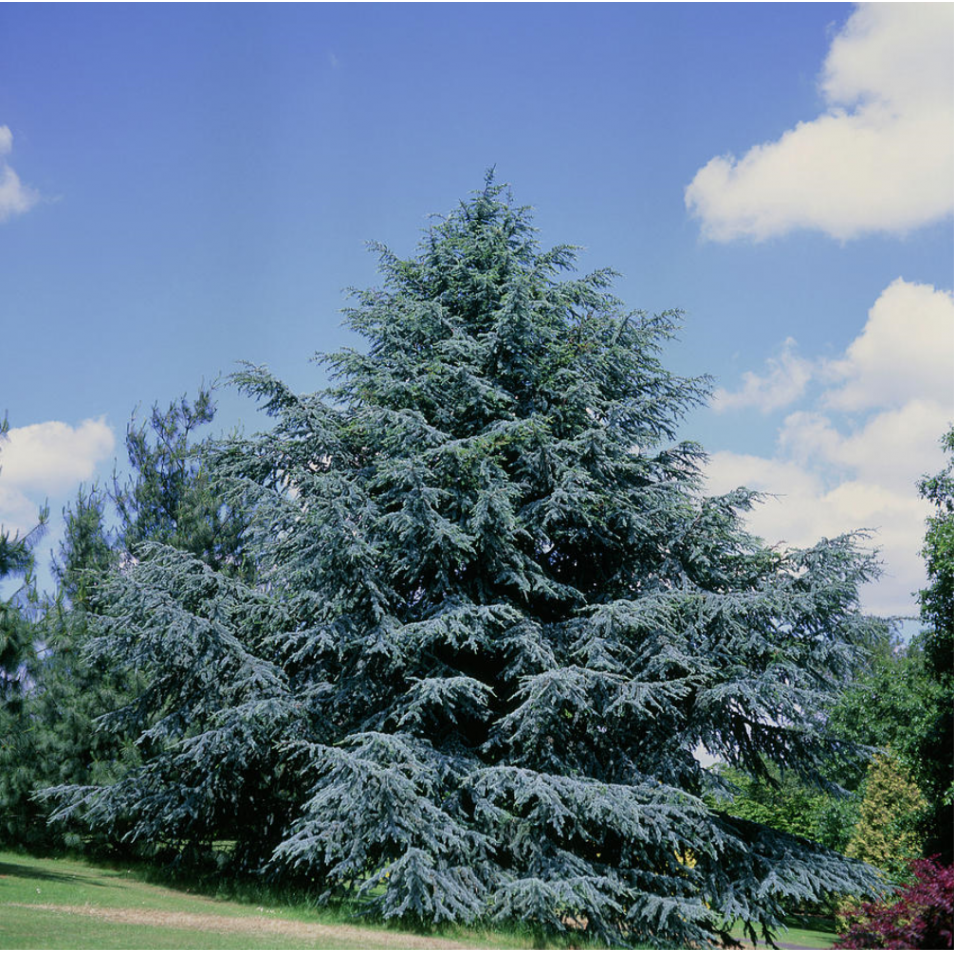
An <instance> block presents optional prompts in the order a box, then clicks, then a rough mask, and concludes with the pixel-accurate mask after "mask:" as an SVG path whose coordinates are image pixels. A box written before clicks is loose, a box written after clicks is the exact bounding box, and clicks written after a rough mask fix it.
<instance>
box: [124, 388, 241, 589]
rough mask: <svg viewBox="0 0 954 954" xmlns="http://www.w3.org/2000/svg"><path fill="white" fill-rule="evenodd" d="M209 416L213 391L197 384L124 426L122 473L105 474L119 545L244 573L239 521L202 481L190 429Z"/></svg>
mask: <svg viewBox="0 0 954 954" xmlns="http://www.w3.org/2000/svg"><path fill="white" fill-rule="evenodd" d="M214 417H215V403H214V401H213V390H212V389H210V388H204V387H203V388H200V389H199V392H198V395H197V396H196V398H195V400H194V401H190V400H189V399H188V398H187V397H185V396H183V397H181V398H179V399H178V400H177V401H173V402H172V403H170V404H169V406H168V408H165V409H162V408H160V406H159V405H158V404H155V405H153V407H152V411H151V413H150V415H149V417H148V419H146V420H137V419H136V418H135V417H134V418H133V420H132V421H131V422H130V424H129V426H128V427H127V429H126V452H127V454H128V457H129V466H130V475H129V476H128V477H127V478H126V480H125V481H121V480H120V479H119V478H118V476H117V477H114V479H113V493H112V503H113V504H114V506H115V507H116V510H117V512H118V515H119V526H120V545H121V546H122V548H123V549H124V550H125V551H126V552H128V553H133V554H134V553H136V551H137V548H138V547H139V545H140V544H142V543H145V542H153V543H161V544H166V545H168V546H171V547H175V548H177V549H179V550H183V551H185V552H186V553H190V554H192V555H193V556H195V557H197V558H198V559H200V560H202V561H203V562H204V563H206V564H207V565H208V566H211V567H212V568H213V569H216V570H219V569H223V568H226V567H228V568H229V571H230V572H247V571H248V570H249V567H248V566H247V565H245V564H244V563H243V558H242V543H241V534H242V529H243V524H242V521H241V520H240V519H239V518H238V516H237V515H236V514H235V513H234V512H233V511H232V510H231V509H230V508H229V506H228V504H227V503H226V502H225V500H224V499H223V497H222V495H221V494H220V493H218V492H217V491H216V489H215V487H214V486H213V484H212V481H211V479H210V475H209V471H208V467H207V465H206V462H205V454H206V449H207V444H206V442H205V441H196V439H195V435H196V432H197V431H198V430H199V429H200V428H202V427H204V426H206V425H208V424H210V423H211V422H212V420H213V419H214Z"/></svg>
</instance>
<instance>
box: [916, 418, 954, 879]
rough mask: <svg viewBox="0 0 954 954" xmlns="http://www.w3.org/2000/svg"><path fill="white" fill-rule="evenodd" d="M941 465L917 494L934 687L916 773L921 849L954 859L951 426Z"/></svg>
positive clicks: (927, 650) (927, 655)
mask: <svg viewBox="0 0 954 954" xmlns="http://www.w3.org/2000/svg"><path fill="white" fill-rule="evenodd" d="M941 443H942V446H943V447H944V450H945V451H946V452H947V453H948V455H949V457H948V462H947V465H946V466H945V468H944V469H943V470H942V471H941V472H940V473H939V474H937V475H935V476H934V477H925V478H924V479H923V480H922V481H921V483H920V485H919V490H920V493H921V496H922V497H924V498H925V499H926V500H929V501H930V502H931V503H932V504H934V506H935V513H934V516H932V517H931V518H930V519H929V520H928V528H927V534H926V536H925V540H924V550H923V551H922V552H923V555H924V559H925V562H926V564H927V572H928V580H929V583H928V587H927V588H926V589H924V590H922V591H921V620H922V622H923V623H924V624H925V626H926V627H927V631H926V632H925V633H924V635H923V652H924V666H925V669H926V671H927V672H928V673H929V674H930V677H931V679H932V681H933V683H934V687H935V691H934V692H933V693H932V694H931V695H930V696H929V697H928V698H925V699H924V700H923V702H924V711H925V718H924V722H923V725H922V728H921V729H920V731H918V732H917V734H916V738H917V753H916V758H917V764H916V767H915V772H916V776H917V779H918V783H919V785H920V788H921V791H922V792H923V793H924V795H925V796H926V798H927V800H928V808H927V811H926V813H925V818H924V823H923V832H924V836H925V851H926V853H927V854H928V855H933V854H939V855H940V856H941V861H942V863H943V864H946V865H950V864H951V863H952V862H954V427H952V428H951V429H950V430H949V431H948V432H947V434H945V435H944V437H943V438H942V441H941Z"/></svg>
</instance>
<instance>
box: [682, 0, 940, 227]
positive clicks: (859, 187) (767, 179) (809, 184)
mask: <svg viewBox="0 0 954 954" xmlns="http://www.w3.org/2000/svg"><path fill="white" fill-rule="evenodd" d="M952 33H954V6H952V5H951V4H949V3H912V4H908V3H877V4H862V5H860V6H859V7H858V8H857V9H856V11H855V12H854V13H853V14H852V16H851V17H850V18H849V19H848V21H847V23H846V24H845V26H844V27H843V28H842V30H841V31H840V32H839V33H838V34H836V36H835V37H834V39H833V40H832V44H831V48H830V49H829V52H828V56H827V59H826V61H825V64H824V68H823V71H822V75H821V78H820V84H819V85H820V91H821V94H822V96H823V97H824V99H825V101H826V104H827V110H826V111H825V112H824V113H823V114H822V115H820V116H818V117H817V118H816V119H813V120H811V121H808V122H802V123H798V124H797V125H796V127H795V128H794V129H791V130H789V131H788V132H786V133H785V134H784V135H782V136H781V138H779V139H778V140H776V141H774V142H767V143H762V144H759V145H756V146H753V147H752V148H751V149H750V150H749V151H748V152H747V153H746V154H745V155H744V156H743V157H742V158H741V159H736V158H735V157H734V156H732V155H725V156H717V157H715V158H713V159H712V160H710V161H709V163H708V164H707V165H705V166H704V167H703V168H702V169H700V170H699V171H698V172H697V173H696V176H695V178H694V179H693V180H692V182H691V183H690V184H689V186H688V187H687V188H686V192H685V201H686V207H687V209H689V211H690V212H691V213H692V214H693V215H695V216H697V217H698V218H699V219H700V220H701V223H702V231H703V234H704V235H705V236H706V237H707V238H710V239H713V240H715V241H723V242H724V241H731V240H733V239H739V238H751V239H754V240H756V241H760V240H763V239H766V238H769V237H771V236H775V235H782V234H784V233H787V232H790V231H792V230H794V229H815V230H819V231H822V232H825V233H827V234H828V235H830V236H832V237H833V238H836V239H840V240H845V239H850V238H853V237H855V236H858V235H861V234H864V233H871V232H889V233H905V232H908V231H910V230H911V229H914V228H917V227H919V226H921V225H925V224H928V223H930V222H934V221H937V220H940V219H942V218H944V217H945V216H947V215H950V214H951V212H952V211H954V136H952V135H951V129H952V125H954V57H952V55H951V36H952Z"/></svg>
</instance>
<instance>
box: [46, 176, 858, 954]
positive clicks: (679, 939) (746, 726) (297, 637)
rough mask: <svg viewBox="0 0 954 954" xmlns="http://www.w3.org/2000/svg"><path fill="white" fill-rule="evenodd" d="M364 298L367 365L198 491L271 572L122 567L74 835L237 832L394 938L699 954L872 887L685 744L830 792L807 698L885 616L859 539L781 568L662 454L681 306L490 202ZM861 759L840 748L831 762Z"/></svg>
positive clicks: (252, 374)
mask: <svg viewBox="0 0 954 954" xmlns="http://www.w3.org/2000/svg"><path fill="white" fill-rule="evenodd" d="M380 252H381V262H382V271H383V274H384V285H383V287H382V288H380V289H373V290H370V291H366V292H359V293H356V304H355V306H354V307H353V308H352V309H350V310H349V311H348V320H349V322H350V324H351V326H352V327H353V328H354V329H355V330H357V331H358V332H359V333H361V334H362V335H364V337H365V338H366V339H367V342H368V349H367V351H366V352H365V353H358V352H355V351H345V352H342V353H339V354H336V355H333V356H330V357H329V358H327V359H326V361H327V363H328V365H329V367H330V369H331V372H332V374H333V375H334V378H335V380H336V386H335V387H334V388H332V389H330V390H329V391H327V392H324V393H319V394H314V395H306V396H298V395H295V394H293V393H291V392H290V391H289V389H288V388H286V387H285V386H284V385H282V384H281V383H280V382H278V381H276V380H275V379H273V378H272V377H271V376H270V375H269V374H268V373H267V372H265V371H263V370H260V369H255V368H249V369H248V370H247V371H246V372H245V373H243V374H242V375H241V376H240V378H239V382H240V384H241V385H242V386H243V387H244V388H245V389H246V390H247V391H249V392H251V393H252V394H255V395H257V396H258V397H259V398H260V399H261V400H262V402H263V404H264V406H265V408H266V409H267V410H268V411H269V412H270V413H272V414H273V415H274V416H275V417H276V419H277V421H276V426H275V428H274V429H273V430H272V431H271V432H270V433H268V434H265V435H261V436H259V437H256V438H252V439H248V440H246V439H234V440H232V441H230V442H226V443H225V444H224V445H223V446H222V447H221V449H220V451H219V453H218V455H217V458H216V459H217V466H216V469H215V471H214V475H215V477H216V479H217V480H218V481H221V482H226V481H227V482H228V484H229V486H230V487H231V493H232V494H233V497H232V498H231V499H232V500H233V501H235V502H236V503H237V502H238V501H239V500H241V501H242V502H243V504H244V505H245V506H246V507H247V508H248V510H247V513H248V519H249V521H250V523H249V529H248V531H247V537H246V539H247V540H248V545H249V547H250V549H251V551H252V553H253V554H254V558H255V562H256V566H257V573H258V585H257V586H255V587H251V586H248V585H247V584H246V583H245V582H244V581H243V580H242V579H240V578H236V577H235V576H234V575H233V576H230V575H228V574H225V573H222V572H218V571H216V569H215V568H214V567H213V566H211V565H209V564H207V563H202V562H201V561H199V560H197V559H195V557H192V556H189V555H187V554H185V553H183V552H182V551H181V550H176V549H173V548H171V547H168V546H158V545H155V544H147V545H146V546H145V547H144V548H143V549H142V550H141V551H140V552H141V553H142V554H143V559H141V560H140V562H139V563H138V564H137V565H135V566H130V567H129V568H128V569H127V570H126V571H125V572H124V573H122V574H120V575H117V576H114V577H113V578H112V582H111V583H110V586H109V590H108V593H107V596H108V599H109V611H108V613H106V614H105V616H104V618H103V620H102V621H101V623H100V624H98V625H99V627H100V628H99V633H100V635H99V636H98V638H97V641H96V642H97V645H98V646H99V647H100V649H101V650H102V651H103V652H108V653H110V654H112V655H113V656H114V657H116V658H118V659H120V660H122V662H123V663H124V664H125V665H126V666H127V667H128V668H129V669H130V670H131V671H135V672H137V673H139V674H141V675H142V676H143V678H144V680H145V682H146V684H147V686H148V689H147V690H146V691H145V692H144V693H143V694H142V695H141V696H140V697H139V699H138V700H137V705H136V706H135V707H134V708H133V709H131V710H127V711H126V712H121V713H119V714H117V715H116V717H115V719H116V723H117V724H119V725H127V726H128V725H129V724H130V720H134V719H136V718H141V717H142V715H141V714H142V713H147V714H148V715H149V717H150V718H152V719H153V720H154V721H153V722H152V724H151V728H150V729H149V730H148V734H147V735H148V738H149V740H150V741H151V743H152V744H153V746H154V748H153V751H152V752H151V753H150V754H149V755H148V757H145V758H144V761H143V764H142V765H141V766H140V767H138V768H137V769H135V770H134V771H132V772H130V773H129V774H128V775H127V776H125V777H124V778H123V779H121V780H120V781H119V782H117V783H116V784H114V785H108V786H87V787H76V786H74V787H61V788H59V789H58V790H56V791H54V792H52V793H51V795H52V797H54V798H55V799H57V800H58V802H59V805H60V809H59V813H58V814H59V817H67V816H70V815H72V814H76V813H79V814H82V815H83V816H84V817H85V818H86V819H87V820H88V822H89V823H90V824H92V825H94V826H99V827H109V826H110V825H112V824H114V823H115V821H116V819H119V818H122V817H130V818H131V819H132V824H133V828H132V829H131V835H132V837H134V838H138V839H142V840H147V841H148V840H152V839H157V838H160V837H166V838H169V839H173V840H177V841H178V843H179V844H180V846H181V848H182V849H183V850H186V849H191V848H193V847H196V846H201V845H202V844H203V843H206V842H210V841H211V840H212V839H214V838H234V839H235V841H236V844H237V851H238V853H239V854H240V855H241V856H242V857H243V858H244V863H246V864H249V865H253V864H254V865H260V864H263V863H268V864H269V866H270V868H271V870H272V871H273V872H275V873H276V874H285V875H286V876H287V874H288V873H289V872H298V873H299V874H301V875H303V876H305V877H308V878H310V879H313V880H314V882H315V883H316V884H318V885H319V886H320V888H321V890H322V891H323V892H324V895H325V896H329V895H333V894H337V895H343V896H350V897H356V898H358V899H359V900H364V901H366V902H367V904H368V906H369V909H370V910H373V911H376V912H378V913H379V914H381V915H383V916H384V917H408V916H415V917H419V918H422V919H426V920H459V921H468V920H472V919H474V918H478V917H489V918H494V919H502V920H509V919H516V920H521V921H523V922H525V923H528V924H531V925H535V926H537V927H538V928H539V929H540V930H542V931H549V930H553V931H561V930H565V929H566V927H567V923H568V919H572V922H573V923H575V924H577V925H585V930H586V931H587V932H588V933H589V934H592V935H594V936H597V937H600V938H602V939H604V940H606V941H610V942H612V943H630V942H634V941H645V940H647V939H649V940H651V941H652V942H653V943H655V944H658V945H661V946H662V945H666V944H676V945H677V946H688V945H693V944H709V943H711V942H712V941H713V940H715V939H716V936H717V934H718V932H719V930H720V929H721V928H722V927H725V926H726V925H728V924H729V923H731V922H733V921H735V920H736V919H738V918H741V919H743V920H745V921H746V922H748V923H749V924H750V926H751V925H753V924H754V923H755V922H762V923H763V924H765V925H767V926H768V927H771V926H772V925H777V924H778V922H779V918H780V916H781V913H782V904H783V903H784V902H785V901H787V900H793V899H795V900H799V899H802V900H812V899H817V898H819V897H821V896H822V895H824V894H825V893H826V892H832V891H854V892H863V891H865V890H868V889H871V888H873V887H874V885H875V881H874V880H873V878H872V876H871V875H870V874H869V869H867V868H866V867H865V866H863V865H859V864H857V863H854V862H850V861H846V860H845V859H843V858H841V857H840V856H838V855H836V854H834V853H832V852H828V851H826V850H825V849H823V848H822V847H820V846H818V845H814V844H811V843H809V842H807V841H804V840H802V839H798V838H794V837H792V836H790V835H787V834H785V833H781V832H778V831H776V830H774V829H772V828H771V827H768V826H765V825H760V824H757V823H753V822H748V821H744V820H741V819H738V818H734V817H732V816H731V815H729V814H727V813H725V812H719V811H713V810H712V809H710V808H709V807H707V805H706V804H705V802H704V801H703V799H702V794H703V792H704V790H705V789H706V786H707V773H706V772H705V770H704V769H703V768H702V767H701V766H700V765H699V763H698V762H697V761H696V760H695V759H694V758H693V755H692V752H693V751H694V750H695V749H696V747H697V746H699V745H700V744H701V745H704V746H705V747H706V748H707V749H708V750H709V751H710V752H712V753H714V754H716V755H718V756H719V757H720V758H721V759H722V760H723V761H724V762H726V764H728V765H730V766H732V767H734V768H736V769H739V770H743V771H745V772H747V773H749V774H751V775H752V776H754V777H766V776H768V775H769V774H770V771H771V770H770V763H774V764H775V765H777V766H778V767H779V768H780V769H781V770H784V771H786V772H791V773H793V774H794V775H797V776H798V777H800V778H802V779H803V780H805V781H806V782H810V783H817V784H821V782H822V775H821V773H822V770H823V768H824V766H825V764H826V762H827V760H829V759H830V758H831V757H832V756H833V754H834V753H835V752H837V751H841V750H842V749H844V748H846V747H845V746H843V745H842V743H840V742H839V740H837V739H836V738H834V737H833V736H831V735H830V734H829V733H828V730H827V727H826V723H825V720H824V719H823V718H822V714H821V712H822V709H823V708H824V707H825V706H827V705H830V703H831V702H832V700H833V698H834V693H835V690H836V687H837V686H838V685H839V683H840V681H841V680H843V679H844V678H845V677H846V676H847V675H848V674H849V673H850V672H851V671H852V667H853V665H854V660H855V656H856V652H857V647H858V646H859V645H860V644H862V643H863V642H864V641H865V639H866V638H867V635H866V634H867V632H868V630H869V628H870V623H869V621H867V620H866V619H865V618H864V617H863V616H862V615H861V614H860V613H859V611H858V605H857V588H858V586H859V584H860V583H861V582H862V581H864V580H865V579H867V578H868V577H869V576H870V574H871V572H872V568H871V563H870V561H869V560H868V559H867V558H866V557H865V556H864V555H863V554H861V553H859V551H858V550H857V549H856V547H855V543H854V541H853V540H852V539H851V538H839V539H836V540H829V541H822V542H821V543H820V544H818V545H817V546H815V547H811V548H808V549H805V550H800V551H795V552H791V553H788V554H780V553H777V552H774V551H772V550H769V549H766V548H765V547H764V546H763V545H762V544H761V542H760V541H758V540H757V539H755V538H753V537H752V536H751V535H749V534H748V533H746V532H745V530H744V528H743V525H742V515H743V514H744V512H745V511H746V510H748V509H749V508H750V507H751V505H752V503H753V501H754V499H755V497H754V495H753V494H750V493H748V492H745V491H737V492H735V493H732V494H729V495H726V496H722V497H717V498H704V497H703V496H702V494H701V491H700V485H701V481H700V476H699V475H700V468H701V466H702V464H703V462H704V456H703V454H702V451H701V450H700V448H698V447H697V446H696V445H693V444H688V443H678V442H676V429H677V426H678V423H679V421H680V419H681V417H682V416H683V414H684V413H685V412H686V411H687V410H689V409H690V408H692V407H694V406H695V405H696V404H697V403H698V402H699V401H700V400H702V399H703V397H704V395H705V393H706V387H707V382H705V381H703V380H693V379H685V378H680V377H677V376H675V375H673V374H671V373H669V372H668V371H666V369H665V368H664V367H663V366H662V364H661V362H660V360H659V352H660V350H661V348H662V346H663V345H664V343H665V342H666V340H667V339H668V338H669V337H670V336H671V335H672V334H673V331H674V326H675V320H676V317H677V316H676V315H674V314H672V313H667V314H664V315H660V316H654V317H650V316H646V315H644V314H641V313H631V312H628V311H626V310H625V309H624V308H623V306H622V305H621V303H620V302H619V301H618V300H617V299H615V298H614V297H613V296H612V295H611V294H610V293H609V292H608V290H607V289H608V286H609V283H610V281H611V278H612V273H611V272H608V271H599V272H595V273H593V274H590V275H586V276H583V277H580V278H574V277H568V278H567V277H562V275H563V274H565V273H566V272H567V271H568V270H569V269H570V268H571V267H572V264H573V261H574V255H573V250H572V249H570V248H568V247H557V248H555V249H552V250H550V251H547V252H541V251H540V250H539V248H538V246H537V244H536V241H535V238H534V235H533V230H532V227H531V224H530V217H529V213H528V211H527V210H526V209H522V208H519V207H516V206H514V204H513V203H512V201H511V200H510V199H509V197H508V196H507V195H506V194H505V193H504V191H503V190H502V189H501V188H500V187H498V186H496V185H494V184H493V183H492V182H491V181H488V183H487V186H486V188H485V189H484V190H483V191H482V192H481V193H479V194H478V195H477V196H476V197H475V198H474V199H473V200H472V201H470V202H468V203H465V204H462V205H461V207H460V208H459V209H458V210H457V212H456V213H454V214H453V215H451V216H449V217H448V218H447V219H446V220H444V221H443V222H442V223H440V224H439V225H437V226H435V227H433V228H432V229H431V230H430V231H429V232H428V233H427V235H426V237H425V239H424V242H423V243H422V245H421V248H420V252H419V255H418V256H417V257H416V258H414V259H410V260H401V259H398V258H397V257H396V256H394V255H392V254H391V253H390V252H388V251H387V250H386V249H381V250H380ZM847 748H850V746H848V747H847Z"/></svg>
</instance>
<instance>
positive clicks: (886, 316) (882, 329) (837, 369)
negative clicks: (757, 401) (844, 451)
mask: <svg viewBox="0 0 954 954" xmlns="http://www.w3.org/2000/svg"><path fill="white" fill-rule="evenodd" d="M952 138H954V134H952ZM826 371H827V374H828V375H829V377H830V378H831V379H833V380H834V381H838V382H841V383H840V384H839V386H838V387H836V388H834V389H833V390H831V391H830V392H829V393H828V395H827V396H826V401H827V403H828V405H829V406H830V407H833V408H838V409H840V410H845V411H858V410H863V409H865V408H872V407H884V406H890V405H898V404H901V403H903V402H904V401H907V400H911V399H913V398H925V397H926V398H930V399H932V400H935V401H938V402H942V403H945V404H947V405H951V404H954V295H952V294H951V293H950V292H948V291H943V290H939V289H936V288H934V287H933V286H932V285H923V284H915V283H912V282H906V281H904V280H903V279H901V278H899V279H897V281H895V282H893V283H892V284H891V285H889V286H888V287H887V288H886V289H885V290H884V291H883V292H882V293H881V295H880V296H879V297H878V300H877V301H876V302H875V303H874V306H873V307H872V308H871V310H870V311H869V312H868V321H867V323H866V324H865V327H864V330H863V331H862V333H861V334H860V335H859V336H858V337H857V338H856V339H855V340H854V341H853V342H852V343H851V345H850V346H849V348H848V350H847V351H846V353H845V356H844V358H843V359H841V360H840V361H834V362H830V363H829V364H828V365H827V367H826Z"/></svg>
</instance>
